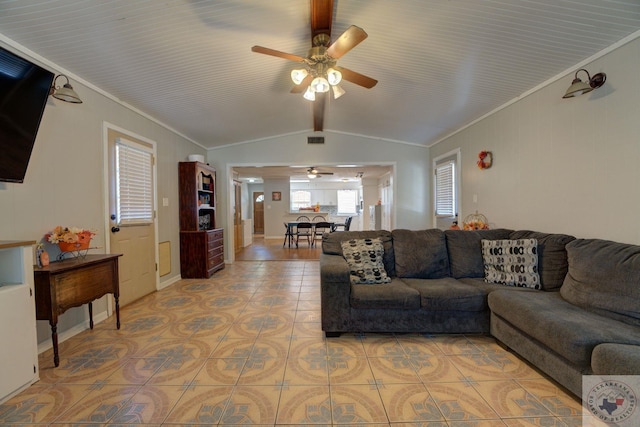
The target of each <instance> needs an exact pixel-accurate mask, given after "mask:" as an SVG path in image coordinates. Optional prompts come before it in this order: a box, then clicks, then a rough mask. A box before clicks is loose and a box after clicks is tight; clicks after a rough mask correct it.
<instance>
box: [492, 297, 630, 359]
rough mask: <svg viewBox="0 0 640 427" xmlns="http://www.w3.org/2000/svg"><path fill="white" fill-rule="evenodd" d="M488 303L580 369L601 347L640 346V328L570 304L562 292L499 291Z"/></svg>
mask: <svg viewBox="0 0 640 427" xmlns="http://www.w3.org/2000/svg"><path fill="white" fill-rule="evenodd" d="M488 301H489V308H490V309H491V311H492V313H493V314H495V315H497V316H499V317H501V318H502V319H504V320H506V321H507V322H509V323H510V324H512V325H513V326H514V327H516V328H518V329H519V330H521V331H522V332H523V333H524V334H526V335H528V336H530V337H532V338H534V339H535V340H536V341H538V342H540V343H542V344H543V345H545V346H547V347H549V348H550V349H551V350H553V351H554V352H556V353H557V354H559V355H560V356H562V357H564V358H565V359H567V360H569V361H571V362H572V363H574V364H576V365H578V366H590V364H591V352H592V351H593V349H594V347H595V346H596V345H598V344H600V343H603V342H614V343H621V344H640V328H637V327H633V326H631V325H627V324H625V323H622V322H618V321H616V320H613V319H610V318H608V317H604V316H600V315H598V314H595V313H592V312H590V311H587V310H584V309H582V308H580V307H577V306H575V305H573V304H570V303H568V302H567V301H565V300H564V299H563V298H562V297H561V296H560V293H559V292H513V291H509V290H506V289H505V290H497V291H494V292H491V293H490V294H489V298H488Z"/></svg>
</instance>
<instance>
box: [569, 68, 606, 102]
mask: <svg viewBox="0 0 640 427" xmlns="http://www.w3.org/2000/svg"><path fill="white" fill-rule="evenodd" d="M580 71H584V72H585V73H587V82H583V81H582V80H580V79H579V78H578V73H579V72H580ZM605 81H607V75H606V74H605V73H598V74H595V75H594V76H593V77H591V76H590V75H589V72H588V71H587V70H585V69H584V68H581V69H579V70H578V71H576V75H575V77H574V79H573V81H572V82H571V86H569V89H567V92H566V93H565V94H564V96H563V98H574V97H576V96H580V95H582V94H583V93H587V92H591V91H592V90H594V89H596V88H599V87H600V86H602V85H603V84H604V82H605Z"/></svg>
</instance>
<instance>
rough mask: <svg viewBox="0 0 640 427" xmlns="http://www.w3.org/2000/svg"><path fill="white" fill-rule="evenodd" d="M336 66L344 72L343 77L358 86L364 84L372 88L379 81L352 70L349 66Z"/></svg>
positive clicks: (363, 85)
mask: <svg viewBox="0 0 640 427" xmlns="http://www.w3.org/2000/svg"><path fill="white" fill-rule="evenodd" d="M334 68H336V69H337V70H338V71H340V72H341V73H342V78H343V79H344V80H347V81H349V82H351V83H355V84H357V85H358V86H362V87H366V88H367V89H371V88H372V87H374V86H375V85H376V84H378V81H377V80H376V79H372V78H371V77H367V76H365V75H364V74H360V73H356V72H355V71H352V70H350V69H348V68H344V67H334Z"/></svg>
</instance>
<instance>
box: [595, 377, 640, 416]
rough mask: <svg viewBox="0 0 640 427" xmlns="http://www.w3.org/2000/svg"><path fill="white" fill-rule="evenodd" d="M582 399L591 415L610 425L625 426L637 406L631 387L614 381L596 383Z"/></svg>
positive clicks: (634, 393) (634, 392)
mask: <svg viewBox="0 0 640 427" xmlns="http://www.w3.org/2000/svg"><path fill="white" fill-rule="evenodd" d="M584 397H585V400H584V402H585V404H586V407H587V409H589V411H590V412H591V414H593V415H594V416H595V417H597V418H598V419H600V420H602V421H604V422H606V423H609V424H610V425H626V423H625V420H629V419H630V418H631V417H632V416H633V415H634V413H635V412H636V407H637V405H638V402H637V397H636V391H635V390H634V389H633V387H631V386H630V385H628V384H627V383H624V382H622V381H619V380H615V379H611V380H605V381H601V382H598V383H597V384H595V385H594V386H593V387H591V389H590V390H589V391H588V392H587V393H586V396H584ZM621 423H622V424H621Z"/></svg>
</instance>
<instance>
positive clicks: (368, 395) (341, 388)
mask: <svg viewBox="0 0 640 427" xmlns="http://www.w3.org/2000/svg"><path fill="white" fill-rule="evenodd" d="M330 393H331V418H332V420H333V423H334V424H361V423H380V422H388V419H387V415H386V413H385V411H384V406H383V404H382V400H381V399H380V395H379V394H378V390H377V388H376V386H375V385H335V386H334V385H332V386H331V387H330Z"/></svg>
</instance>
